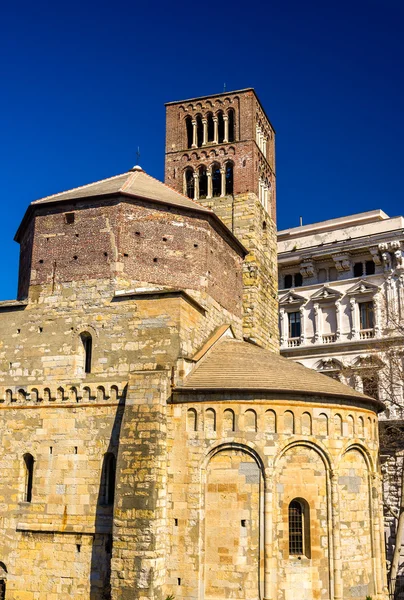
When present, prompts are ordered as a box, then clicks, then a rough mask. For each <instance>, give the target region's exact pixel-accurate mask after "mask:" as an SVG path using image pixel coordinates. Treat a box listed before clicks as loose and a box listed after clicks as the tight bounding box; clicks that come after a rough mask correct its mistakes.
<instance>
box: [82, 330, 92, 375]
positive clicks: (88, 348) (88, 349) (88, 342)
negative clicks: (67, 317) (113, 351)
mask: <svg viewBox="0 0 404 600" xmlns="http://www.w3.org/2000/svg"><path fill="white" fill-rule="evenodd" d="M80 339H81V343H82V344H83V350H84V372H85V373H91V360H92V354H93V338H92V337H91V334H90V333H88V331H83V333H81V334H80Z"/></svg>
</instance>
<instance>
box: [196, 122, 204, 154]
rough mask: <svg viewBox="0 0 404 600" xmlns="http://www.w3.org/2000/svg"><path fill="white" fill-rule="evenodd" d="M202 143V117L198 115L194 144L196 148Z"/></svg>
mask: <svg viewBox="0 0 404 600" xmlns="http://www.w3.org/2000/svg"><path fill="white" fill-rule="evenodd" d="M202 143H203V124H202V117H201V116H200V115H198V116H197V117H196V144H197V146H198V148H200V147H201V146H202Z"/></svg>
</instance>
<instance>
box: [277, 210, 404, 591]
mask: <svg viewBox="0 0 404 600" xmlns="http://www.w3.org/2000/svg"><path fill="white" fill-rule="evenodd" d="M278 272H279V321H280V323H279V326H280V341H281V354H282V355H283V356H285V357H287V358H289V359H292V360H294V361H297V362H299V363H301V364H302V365H304V366H306V367H309V368H311V369H314V370H316V371H319V372H321V373H324V374H325V375H328V376H331V377H334V378H337V379H339V380H340V381H342V382H343V383H347V384H348V385H351V386H352V387H354V388H355V389H357V390H359V391H363V392H365V393H366V394H368V395H370V396H375V397H378V398H379V399H381V400H383V402H384V403H385V405H386V411H385V413H384V414H382V415H381V417H380V418H381V419H382V420H383V423H381V433H382V440H381V454H382V456H381V459H382V471H383V478H384V481H383V486H384V494H385V517H386V548H387V557H388V559H389V560H390V561H391V560H392V558H393V555H394V546H395V529H396V526H397V520H396V519H395V518H394V514H398V512H399V510H398V509H399V504H400V496H401V487H402V486H401V482H402V477H401V471H402V468H403V454H404V395H403V388H404V368H403V365H404V362H403V356H404V218H403V217H393V218H391V217H389V216H388V215H387V214H386V213H384V212H383V211H381V210H374V211H369V212H365V213H360V214H355V215H350V216H347V217H342V218H337V219H332V220H329V221H322V222H318V223H313V224H311V225H304V226H300V227H295V228H292V229H286V230H283V231H279V232H278ZM393 424H394V427H395V432H397V434H396V433H393V434H391V432H390V434H389V435H388V436H387V438H388V439H389V441H388V443H387V442H386V444H385V447H383V435H384V434H383V431H384V430H385V429H386V427H387V428H388V427H390V426H392V425H393ZM354 435H355V433H354ZM387 438H386V439H387ZM391 440H394V443H393V445H392V443H391ZM393 446H394V448H393ZM403 568H404V557H403V551H401V557H400V565H399V568H398V572H399V574H402V572H403ZM397 581H398V580H397Z"/></svg>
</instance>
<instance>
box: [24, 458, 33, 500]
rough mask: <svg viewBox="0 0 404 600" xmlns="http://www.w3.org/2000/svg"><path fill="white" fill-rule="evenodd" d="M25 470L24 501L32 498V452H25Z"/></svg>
mask: <svg viewBox="0 0 404 600" xmlns="http://www.w3.org/2000/svg"><path fill="white" fill-rule="evenodd" d="M24 470H25V482H24V502H31V500H32V482H33V479H34V457H33V456H32V454H24Z"/></svg>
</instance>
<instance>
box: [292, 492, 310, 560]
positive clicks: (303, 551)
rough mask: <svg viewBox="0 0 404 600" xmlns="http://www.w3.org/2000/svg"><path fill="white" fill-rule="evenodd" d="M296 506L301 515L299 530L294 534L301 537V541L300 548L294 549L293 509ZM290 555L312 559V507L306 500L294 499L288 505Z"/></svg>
mask: <svg viewBox="0 0 404 600" xmlns="http://www.w3.org/2000/svg"><path fill="white" fill-rule="evenodd" d="M293 504H295V505H296V508H297V507H298V508H299V510H300V515H299V517H298V518H299V520H300V523H299V530H300V531H299V530H298V531H297V532H294V533H293V535H294V536H296V535H297V536H299V537H300V540H299V542H298V544H299V545H298V546H297V547H296V546H295V547H293V546H292V544H294V543H295V541H296V540H295V541H292V539H291V530H292V528H291V507H292V505H293ZM287 514H288V554H289V557H296V558H300V557H302V556H305V557H306V558H311V540H310V507H309V504H308V502H307V501H306V500H305V499H304V498H293V499H292V500H291V501H290V502H289V504H288V511H287Z"/></svg>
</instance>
